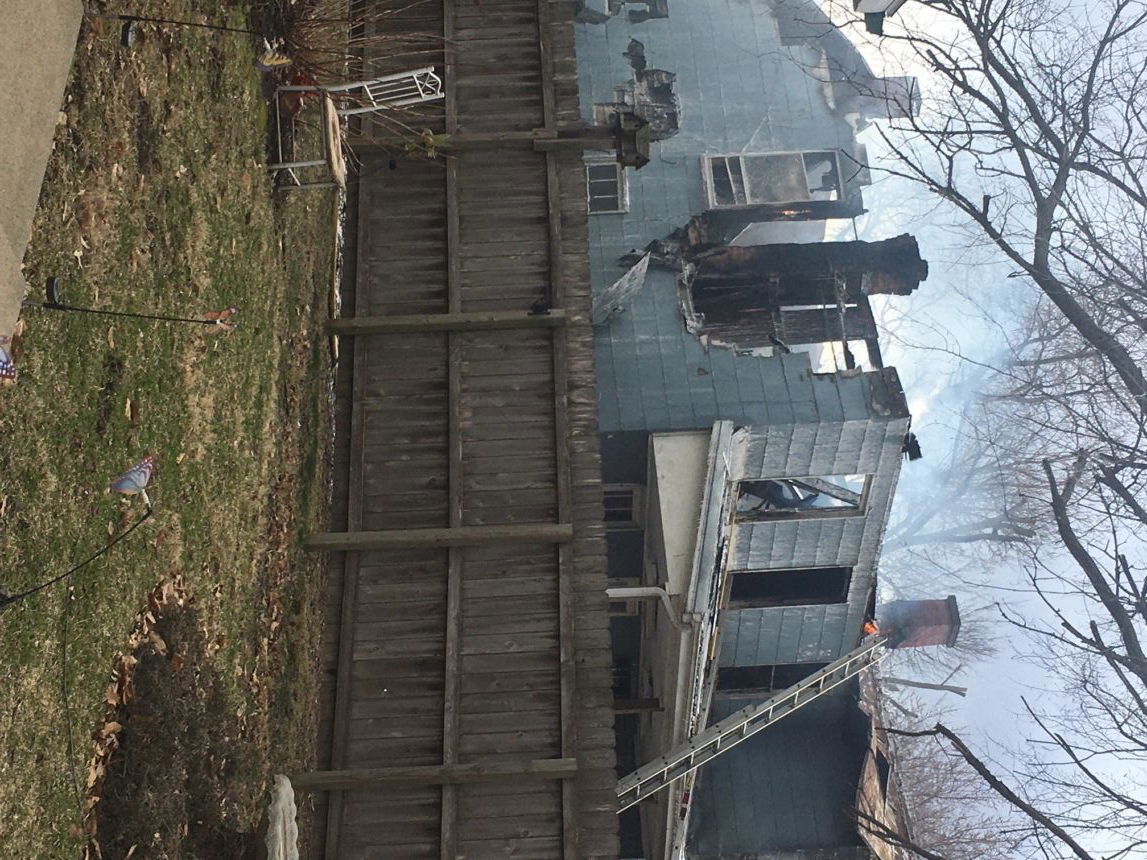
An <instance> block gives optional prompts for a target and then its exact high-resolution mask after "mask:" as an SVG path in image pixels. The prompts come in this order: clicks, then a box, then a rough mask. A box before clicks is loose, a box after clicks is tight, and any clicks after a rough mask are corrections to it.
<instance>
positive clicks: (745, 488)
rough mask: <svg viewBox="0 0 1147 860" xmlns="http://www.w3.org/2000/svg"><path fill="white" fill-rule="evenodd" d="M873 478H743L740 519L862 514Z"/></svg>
mask: <svg viewBox="0 0 1147 860" xmlns="http://www.w3.org/2000/svg"><path fill="white" fill-rule="evenodd" d="M870 482H871V476H869V475H830V476H828V477H813V478H768V479H764V480H757V481H741V482H740V484H739V486H738V490H737V521H738V522H753V521H757V520H775V519H793V518H798V519H799V518H802V517H817V516H828V517H842V516H852V515H857V514H862V513H864V509H865V507H866V505H867V502H868V499H867V497H868V486H869V483H870Z"/></svg>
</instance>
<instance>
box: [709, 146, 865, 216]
mask: <svg viewBox="0 0 1147 860" xmlns="http://www.w3.org/2000/svg"><path fill="white" fill-rule="evenodd" d="M840 176H841V173H840V162H839V159H838V157H837V153H836V152H835V151H832V150H825V151H815V152H777V153H763V154H759V155H710V156H706V157H705V182H706V186H707V190H708V193H709V204H710V205H711V206H712V207H714V208H723V207H729V206H751V205H754V204H758V203H798V202H804V201H808V200H840V199H842V192H843V186H842V183H841V179H840Z"/></svg>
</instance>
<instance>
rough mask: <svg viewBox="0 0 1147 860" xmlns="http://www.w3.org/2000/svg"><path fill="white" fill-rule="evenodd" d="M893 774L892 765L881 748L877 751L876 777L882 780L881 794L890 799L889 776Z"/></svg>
mask: <svg viewBox="0 0 1147 860" xmlns="http://www.w3.org/2000/svg"><path fill="white" fill-rule="evenodd" d="M891 775H892V765H891V764H890V763H889V761H888V759H887V758H886V757H885V755H884V753H882V752H881V751H880V750H877V751H876V778H877V780H878V781H879V782H880V796H881V797H882V798H884V799H885V800H887V799H888V777H890V776H891Z"/></svg>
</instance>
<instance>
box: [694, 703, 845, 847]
mask: <svg viewBox="0 0 1147 860" xmlns="http://www.w3.org/2000/svg"><path fill="white" fill-rule="evenodd" d="M855 695H856V694H855V684H850V685H848V689H846V690H842V691H840V692H838V693H834V694H829V695H826V696H822V697H821V698H820V699H817V700H816V701H815V702H813V703H811V704H809V705H806V706H805V707H804V708H803V709H802V710H801V712H800V715H799V717H797V716H794V717H792V718H789V719H786V720H782V721H781V722H779V723H777V725H775V726H773V727H772V728H770V729H769V730H768V731H764V732H761V733H759V734H757V735H754V736H753V737H751V738H750V739H749V740H747V741H745V742H744V743H742V744H740V745H738V747H737V749H736V751H735V752H732V753H730V754H729V755H726V756H722V757H721V758H718V759H715V760H714V761H712V762H711V763H709V764H707V765H705V766H704V767H702V768H701V771H700V775H699V777H698V779H697V782H696V784H695V785H694V788H693V811H692V815H691V816H690V823H691V826H690V829H689V850H688V854H687V856H688V857H690V858H692V860H702V858H704V860H708V858H716V857H729V856H737V857H741V856H746V855H747V856H749V857H754V858H756V857H773V856H779V857H788V856H792V855H786V854H783V853H781V854H779V855H773V854H771V853H768V852H773V851H777V852H785V851H795V850H797V849H805V850H808V851H814V850H816V851H822V852H824V853H821V854H810V855H806V856H811V857H816V858H824V857H828V858H831V857H834V856H840V857H849V856H855V855H850V854H849V853H848V851H850V850H851V849H853V848H857V847H859V846H860V837H859V836H858V834H857V831H856V823H855V821H854V820H853V819H852V817H851V815H850V810H851V809H852V808H853V807H854V805H855V800H856V784H857V779H858V778H859V774H860V770H861V765H862V762H863V757H864V753H865V748H866V747H865V740H866V738H865V737H864V729H865V722H864V720H863V718H862V714H861V713H860V711H859V709H858V708H857V706H856V698H855ZM747 704H749V700H748V699H737V698H718V699H716V700H715V701H714V703H713V711H712V715H711V721H716V720H719V719H721V718H723V717H726V716H728V715H729V714H731V713H732V712H733V711H735V710H737V709H739V708H741V707H744V706H745V705H747ZM841 849H843V850H844V853H842V854H840V855H835V854H834V853H830V852H833V851H835V850H841ZM796 856H798V857H799V856H801V855H796ZM860 856H864V855H863V854H862V855H860Z"/></svg>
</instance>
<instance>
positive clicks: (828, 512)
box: [733, 473, 873, 523]
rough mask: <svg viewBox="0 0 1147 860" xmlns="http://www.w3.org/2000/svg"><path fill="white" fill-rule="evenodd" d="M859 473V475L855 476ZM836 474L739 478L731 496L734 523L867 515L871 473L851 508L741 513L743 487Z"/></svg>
mask: <svg viewBox="0 0 1147 860" xmlns="http://www.w3.org/2000/svg"><path fill="white" fill-rule="evenodd" d="M855 474H863V473H855ZM834 477H838V476H836V475H765V476H762V477H760V478H742V479H741V480H739V481H737V482H736V492H735V495H734V497H733V521H734V522H737V523H766V522H786V521H791V520H806V519H808V520H811V519H825V518H828V519H838V518H841V517H863V516H866V515H867V513H868V504H869V499H870V497H871V495H872V479H873V476H872V475H871V474H864V484H863V486H862V487H861V490H860V499H859V501H858V502H857V504H856V506H855V507H847V506H843V505H840V506H835V507H828V508H770V509H765V510H761V511H741V510H739V508H740V501H741V494H742V492H743V491H742V489H741V487H742V485H743V484H761V483H764V482H766V481H798V482H799V481H825V482H828V479H829V478H834Z"/></svg>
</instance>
